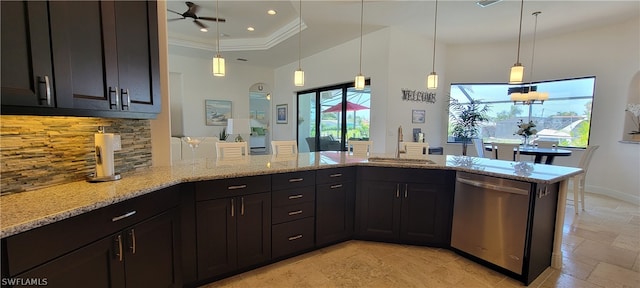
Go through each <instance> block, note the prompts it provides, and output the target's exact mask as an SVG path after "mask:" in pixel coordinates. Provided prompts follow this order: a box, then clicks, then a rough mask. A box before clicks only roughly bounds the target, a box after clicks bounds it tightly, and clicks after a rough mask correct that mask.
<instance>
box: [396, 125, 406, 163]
mask: <svg viewBox="0 0 640 288" xmlns="http://www.w3.org/2000/svg"><path fill="white" fill-rule="evenodd" d="M403 139H404V136H402V125H400V127H398V141H397V143H396V158H400V143H401V142H402V141H403Z"/></svg>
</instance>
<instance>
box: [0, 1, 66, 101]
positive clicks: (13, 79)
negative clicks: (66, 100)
mask: <svg viewBox="0 0 640 288" xmlns="http://www.w3.org/2000/svg"><path fill="white" fill-rule="evenodd" d="M0 7H1V9H0V10H2V17H1V18H0V21H1V25H0V26H1V29H2V43H1V45H2V50H1V51H2V61H1V62H2V64H1V65H2V77H1V78H0V79H1V81H2V84H1V85H2V90H1V92H0V93H2V94H1V99H2V105H15V106H35V107H38V106H41V107H53V106H55V97H54V91H53V85H54V82H53V70H52V66H51V46H50V45H49V40H50V39H49V16H48V11H47V2H42V1H24V2H22V1H1V2H0Z"/></svg>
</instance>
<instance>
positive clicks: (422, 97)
mask: <svg viewBox="0 0 640 288" xmlns="http://www.w3.org/2000/svg"><path fill="white" fill-rule="evenodd" d="M402 100H404V101H415V102H426V103H436V93H435V92H427V91H417V90H409V89H402Z"/></svg>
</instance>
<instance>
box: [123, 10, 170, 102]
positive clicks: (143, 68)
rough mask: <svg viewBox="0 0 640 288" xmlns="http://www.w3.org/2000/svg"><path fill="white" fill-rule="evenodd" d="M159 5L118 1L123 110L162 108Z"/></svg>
mask: <svg viewBox="0 0 640 288" xmlns="http://www.w3.org/2000/svg"><path fill="white" fill-rule="evenodd" d="M156 6H157V5H156V2H155V1H149V2H147V1H115V17H116V18H115V19H116V22H115V23H116V35H117V51H118V83H119V89H120V90H119V95H120V103H121V109H122V110H129V111H136V112H155V113H159V112H160V106H161V105H160V101H161V100H160V68H159V66H158V65H159V55H158V29H157V27H158V12H157V7H156Z"/></svg>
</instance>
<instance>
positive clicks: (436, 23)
mask: <svg viewBox="0 0 640 288" xmlns="http://www.w3.org/2000/svg"><path fill="white" fill-rule="evenodd" d="M437 31H438V0H436V12H435V17H434V20H433V63H432V65H433V66H432V67H431V68H432V69H431V71H433V72H435V71H436V32H437Z"/></svg>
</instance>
